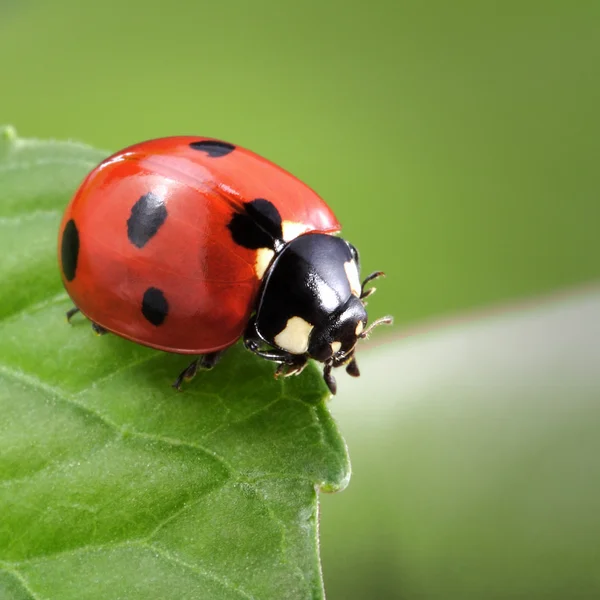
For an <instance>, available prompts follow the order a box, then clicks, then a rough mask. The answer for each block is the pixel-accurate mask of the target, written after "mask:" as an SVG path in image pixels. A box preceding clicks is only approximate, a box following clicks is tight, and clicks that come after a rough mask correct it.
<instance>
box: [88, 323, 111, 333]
mask: <svg viewBox="0 0 600 600" xmlns="http://www.w3.org/2000/svg"><path fill="white" fill-rule="evenodd" d="M92 329H93V330H94V333H95V334H96V335H105V334H106V333H108V329H104V327H102V325H98V323H94V322H93V321H92Z"/></svg>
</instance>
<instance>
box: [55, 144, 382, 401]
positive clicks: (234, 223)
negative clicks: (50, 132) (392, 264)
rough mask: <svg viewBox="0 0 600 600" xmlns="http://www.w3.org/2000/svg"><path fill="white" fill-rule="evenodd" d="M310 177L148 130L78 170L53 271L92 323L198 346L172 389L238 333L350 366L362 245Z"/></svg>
mask: <svg viewBox="0 0 600 600" xmlns="http://www.w3.org/2000/svg"><path fill="white" fill-rule="evenodd" d="M339 231H340V224H339V222H338V220H337V219H336V217H335V215H334V214H333V212H332V211H331V209H330V208H329V207H328V206H327V205H326V204H325V202H324V201H323V200H322V199H321V198H320V197H319V196H318V195H317V194H316V193H315V192H314V191H313V190H312V189H310V188H309V187H308V186H307V185H305V184H304V183H302V182H301V181H300V180H298V179H297V178H296V177H294V176H293V175H291V174H290V173H288V172H287V171H285V170H283V169H282V168H280V167H278V166H276V165H275V164H273V163H271V162H269V161H268V160H266V159H264V158H262V157H260V156H258V155H257V154H254V153H253V152H250V151H249V150H246V149H244V148H241V147H239V146H234V145H233V144H229V143H227V142H223V141H219V140H216V139H211V138H202V137H200V138H198V137H188V136H177V137H167V138H160V139H154V140H149V141H145V142H141V143H139V144H135V145H133V146H129V147H128V148H125V149H124V150H121V151H120V152H117V153H116V154H113V155H112V156H110V157H109V158H107V159H106V160H104V161H103V162H102V163H100V164H99V165H98V166H97V167H96V168H95V169H93V170H92V171H91V172H90V173H89V174H88V175H87V177H86V178H85V180H84V181H83V183H82V184H81V186H80V187H79V189H78V190H77V191H76V193H75V195H74V197H73V199H72V200H71V202H70V203H69V205H68V206H67V208H66V210H65V213H64V216H63V219H62V222H61V225H60V231H59V240H58V255H59V264H60V271H61V276H62V280H63V284H64V286H65V288H66V290H67V293H68V294H69V296H70V298H71V299H72V301H73V303H74V305H75V307H74V308H72V309H71V310H69V311H68V312H67V319H68V320H69V321H70V319H71V317H72V316H73V315H74V314H75V313H77V312H79V311H81V312H82V313H83V314H84V315H85V316H86V317H87V318H88V319H89V320H90V321H91V322H92V327H93V328H94V330H95V331H96V332H97V333H99V334H103V333H106V332H112V333H114V334H116V335H119V336H121V337H123V338H126V339H128V340H132V341H134V342H137V343H139V344H143V345H145V346H150V347H152V348H157V349H159V350H163V351H167V352H173V353H178V354H192V355H199V358H196V359H195V360H194V361H193V362H192V363H191V364H190V365H189V366H188V367H187V368H186V369H184V371H182V373H181V374H180V375H179V377H178V378H177V380H176V381H175V382H174V384H173V386H174V387H175V388H176V389H178V390H179V389H180V388H181V385H182V383H183V381H184V380H188V379H191V378H192V377H193V376H194V375H195V374H196V372H197V370H198V369H199V368H211V367H213V366H214V365H215V363H216V362H217V360H218V358H219V356H220V355H221V353H222V352H223V350H225V349H226V348H227V347H229V346H231V345H233V344H234V343H235V342H236V341H237V340H238V339H239V338H240V337H243V340H244V344H245V346H246V348H248V349H249V350H251V351H252V352H254V353H255V354H257V355H259V356H262V357H263V358H265V359H267V360H270V361H274V362H275V363H279V366H278V368H277V369H276V371H275V376H276V377H279V376H288V375H294V374H298V373H300V372H301V371H302V370H303V369H304V367H305V366H306V364H307V361H308V359H309V358H312V359H314V360H317V361H320V362H322V363H324V370H323V377H324V380H325V382H326V384H327V386H328V387H329V390H330V391H331V393H332V394H335V392H336V383H335V379H334V377H333V375H332V374H331V370H332V369H333V368H334V367H340V366H342V365H343V366H345V367H346V370H347V372H348V373H349V374H350V375H353V376H358V375H359V370H358V366H357V363H356V359H355V357H354V351H355V346H356V342H357V340H359V339H361V338H365V337H366V336H367V334H368V333H369V332H370V331H371V329H372V328H373V327H374V326H376V325H379V324H381V323H390V322H391V317H385V318H383V319H379V320H377V321H375V322H373V323H372V324H371V325H370V326H369V327H367V312H366V310H365V298H366V297H367V296H369V294H371V293H372V292H374V291H375V288H370V289H366V288H365V286H366V284H367V283H369V282H370V281H372V280H374V279H376V278H377V277H380V276H382V275H383V273H381V272H379V271H378V272H375V273H372V274H371V275H369V276H368V277H367V278H366V279H365V280H364V281H363V282H362V283H361V282H360V279H359V255H358V252H357V250H356V248H355V247H354V246H352V244H350V243H348V242H346V241H345V240H344V239H342V238H341V237H338V236H337V235H336V234H338V233H339Z"/></svg>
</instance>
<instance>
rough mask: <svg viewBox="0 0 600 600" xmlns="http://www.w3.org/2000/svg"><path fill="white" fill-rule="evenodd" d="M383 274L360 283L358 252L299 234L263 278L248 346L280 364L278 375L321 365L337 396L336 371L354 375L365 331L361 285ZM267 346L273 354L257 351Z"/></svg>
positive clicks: (324, 237) (338, 240) (320, 237)
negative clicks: (309, 363) (342, 369)
mask: <svg viewBox="0 0 600 600" xmlns="http://www.w3.org/2000/svg"><path fill="white" fill-rule="evenodd" d="M381 275H383V273H381V272H377V273H373V274H372V275H370V276H369V277H367V278H366V279H365V280H364V281H363V283H362V284H361V282H360V278H359V258H358V252H357V251H356V249H355V248H354V246H352V245H351V244H349V243H348V242H346V241H345V240H343V239H341V238H339V237H336V236H332V235H327V234H321V233H308V234H304V235H301V236H299V237H297V238H295V239H293V240H292V241H290V242H289V243H288V244H286V245H285V247H283V248H282V250H281V251H280V252H279V253H278V254H277V255H276V257H275V259H274V260H273V262H272V264H271V265H270V267H269V269H268V271H267V273H266V274H265V282H264V285H263V288H262V292H261V296H260V298H259V302H258V306H257V311H256V316H255V318H254V319H253V321H252V322H251V325H250V326H249V330H248V332H247V334H246V338H245V341H246V346H247V347H248V348H250V349H251V350H253V351H254V352H256V353H257V354H259V355H261V356H263V357H265V358H268V359H270V360H274V361H276V362H279V363H281V365H282V366H283V367H284V368H280V369H279V370H278V373H283V374H286V375H289V374H293V373H297V372H299V371H300V370H302V368H303V367H304V365H305V364H306V361H307V359H308V358H313V359H314V360H317V361H319V362H322V363H324V364H325V368H324V378H325V381H326V382H327V385H328V386H329V389H330V390H331V391H332V392H333V393H335V380H334V378H333V377H332V376H331V369H332V368H334V367H340V366H342V365H345V366H346V370H347V371H348V373H350V375H353V376H358V375H359V371H358V366H357V365H356V361H355V359H354V350H355V347H356V343H357V341H358V340H359V339H361V338H364V337H365V336H366V334H367V333H368V332H369V331H370V330H371V329H372V327H374V326H375V325H378V324H379V323H382V322H390V321H391V319H389V318H385V319H380V320H379V321H375V322H374V323H373V324H372V325H371V326H370V327H369V328H367V311H366V309H365V304H366V303H365V298H366V297H367V296H368V295H369V294H370V293H372V292H373V291H374V288H371V289H370V290H367V291H365V284H366V283H368V282H369V281H371V280H372V279H375V278H376V277H379V276H381ZM261 342H262V343H265V342H266V343H267V344H269V345H270V346H272V347H274V348H275V350H261V349H260V345H261Z"/></svg>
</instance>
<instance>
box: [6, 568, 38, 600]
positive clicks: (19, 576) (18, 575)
mask: <svg viewBox="0 0 600 600" xmlns="http://www.w3.org/2000/svg"><path fill="white" fill-rule="evenodd" d="M0 569H2V570H3V571H4V572H5V573H8V574H9V575H12V576H13V577H14V578H15V579H16V580H17V581H18V582H19V585H20V586H21V587H22V588H23V589H24V590H25V592H27V594H29V596H30V597H31V600H42V598H41V596H38V595H37V594H36V593H35V592H34V591H33V590H32V589H31V588H30V587H29V583H28V582H27V579H25V576H24V575H23V574H22V573H19V571H17V570H16V569H15V568H14V567H11V566H10V565H9V564H8V563H5V562H2V563H0Z"/></svg>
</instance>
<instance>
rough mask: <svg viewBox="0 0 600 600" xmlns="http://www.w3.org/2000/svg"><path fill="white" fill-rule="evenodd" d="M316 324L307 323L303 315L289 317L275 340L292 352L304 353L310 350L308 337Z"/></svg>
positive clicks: (281, 346)
mask: <svg viewBox="0 0 600 600" xmlns="http://www.w3.org/2000/svg"><path fill="white" fill-rule="evenodd" d="M313 328H314V325H311V324H310V323H307V322H306V321H305V320H304V319H302V318H301V317H292V318H291V319H288V322H287V323H286V324H285V327H284V329H283V331H281V332H280V333H278V334H277V335H276V336H275V338H274V342H275V343H276V344H277V345H278V346H279V347H280V348H283V349H284V350H287V351H288V352H290V353H291V354H304V353H305V352H306V351H307V350H308V338H309V337H310V333H311V331H312V330H313Z"/></svg>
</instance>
